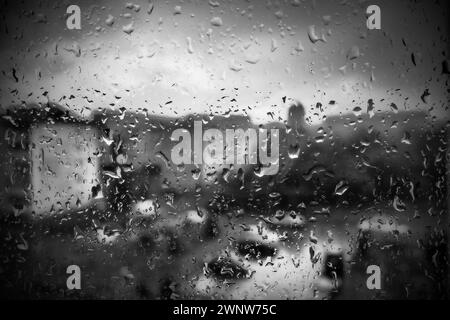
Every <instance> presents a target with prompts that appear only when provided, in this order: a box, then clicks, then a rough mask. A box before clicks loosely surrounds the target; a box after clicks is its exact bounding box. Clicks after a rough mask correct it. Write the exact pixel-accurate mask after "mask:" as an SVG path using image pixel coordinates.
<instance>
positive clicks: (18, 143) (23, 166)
mask: <svg viewBox="0 0 450 320" xmlns="http://www.w3.org/2000/svg"><path fill="white" fill-rule="evenodd" d="M0 131H1V134H2V136H3V137H4V139H2V140H1V142H0V145H1V150H2V151H3V152H2V154H1V155H0V163H1V167H2V168H3V169H2V171H1V175H2V177H1V179H0V180H1V182H0V184H1V185H0V188H1V194H2V199H1V207H2V208H3V209H5V210H6V212H11V211H12V212H13V213H14V214H15V215H19V214H22V213H28V214H33V215H48V214H54V213H58V212H62V211H70V210H74V209H77V208H81V207H84V206H87V205H88V204H90V202H91V200H92V199H93V192H92V191H93V190H94V191H95V188H96V186H98V185H99V183H100V180H99V174H100V171H99V161H98V157H99V156H100V155H101V151H100V149H99V136H100V135H99V130H98V128H97V127H95V126H93V125H91V124H89V123H88V122H86V121H83V120H80V119H77V118H76V117H74V116H73V115H71V114H70V112H69V111H68V110H65V109H64V108H62V107H61V106H59V105H56V104H53V103H48V104H46V105H28V106H25V107H22V106H20V107H12V108H10V109H8V110H7V111H6V113H5V114H3V115H2V116H1V120H0ZM97 196H98V194H97Z"/></svg>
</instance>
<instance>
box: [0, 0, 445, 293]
mask: <svg viewBox="0 0 450 320" xmlns="http://www.w3.org/2000/svg"><path fill="white" fill-rule="evenodd" d="M372 4H376V5H378V6H379V7H380V9H381V29H380V30H369V29H367V27H366V19H367V15H366V8H367V7H368V6H369V5H372ZM70 5H78V6H79V7H80V9H81V29H80V30H69V29H67V27H66V19H67V18H68V16H69V15H68V14H67V13H66V9H67V7H68V6H70ZM448 22H449V4H448V2H447V1H425V0H418V1H406V0H405V1H403V0H398V1H376V2H371V1H362V0H360V1H350V0H348V1H346V0H343V1H331V0H330V1H325V0H323V1H322V0H317V1H314V0H305V1H303V0H286V1H266V0H262V1H250V0H245V1H244V0H242V1H232V0H228V1H225V0H209V1H206V0H205V1H195V0H191V1H189V0H187V1H158V0H151V1H148V0H145V1H132V2H127V1H95V2H94V1H82V0H78V1H3V0H2V1H0V43H1V46H0V70H1V73H0V114H1V118H0V148H1V153H0V168H1V170H0V174H1V177H0V239H1V240H0V297H1V298H2V299H12V298H13V299H295V300H297V299H324V298H325V299H444V298H448V293H449V286H448V276H449V269H448V240H447V237H448V227H449V221H448V180H447V176H448V170H449V169H448V164H447V161H448V160H449V153H448V149H447V146H448V142H449V134H448V127H449V120H450V119H449V112H448V108H449V91H448V90H449V72H450V71H449V39H448V34H449V24H448ZM196 120H201V121H202V124H203V129H204V130H205V129H207V128H217V129H220V130H223V131H224V130H225V129H235V128H242V129H244V130H247V129H249V128H255V129H258V128H266V129H271V128H277V129H279V130H280V161H279V165H280V169H279V172H278V173H277V174H276V175H265V174H264V170H263V168H261V166H260V165H235V166H230V165H223V166H216V167H212V166H208V165H193V164H186V165H178V166H177V165H174V164H173V162H172V161H171V159H170V154H171V148H172V147H173V146H174V141H171V139H170V136H171V134H172V132H173V131H174V130H175V129H177V128H184V129H187V130H189V131H190V132H192V127H193V123H194V121H196ZM70 265H77V266H79V268H80V270H81V289H79V290H77V289H74V290H70V289H69V288H68V287H67V285H66V280H67V278H68V277H69V274H67V273H66V270H67V267H68V266H70ZM370 265H376V266H378V267H379V268H380V270H381V289H374V290H370V289H369V288H368V287H367V284H366V281H367V279H368V277H369V276H370V275H369V274H367V272H366V271H367V267H368V266H370Z"/></svg>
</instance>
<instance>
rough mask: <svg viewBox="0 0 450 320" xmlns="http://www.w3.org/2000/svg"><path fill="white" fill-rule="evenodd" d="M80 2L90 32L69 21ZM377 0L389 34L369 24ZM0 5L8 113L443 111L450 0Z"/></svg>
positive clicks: (260, 115) (260, 116)
mask: <svg viewBox="0 0 450 320" xmlns="http://www.w3.org/2000/svg"><path fill="white" fill-rule="evenodd" d="M440 2H441V3H440ZM127 3H130V4H131V5H127ZM71 4H76V5H79V6H80V8H81V15H82V18H81V19H82V21H81V30H67V28H66V8H67V7H68V6H69V5H71ZM370 4H377V5H379V6H380V8H381V30H368V29H367V28H366V14H365V10H366V8H367V6H368V5H370ZM151 8H153V9H152V10H151ZM150 11H151V13H149V12H150ZM0 12H1V21H0V24H1V25H0V28H1V30H0V32H1V33H0V37H1V43H2V45H1V49H0V56H1V59H0V68H1V70H2V74H1V75H0V76H1V86H0V88H1V92H0V103H1V106H2V109H4V108H6V107H7V106H8V105H10V104H12V103H20V102H21V101H27V102H39V101H47V97H49V99H50V100H52V101H59V102H60V103H61V104H63V105H68V106H69V107H70V108H71V109H72V110H74V111H75V112H77V113H79V114H82V115H84V116H89V113H90V111H91V110H93V109H96V108H99V107H111V104H114V108H120V107H125V108H127V109H130V110H138V109H139V108H146V109H147V110H149V111H150V112H153V113H155V114H157V115H166V116H180V115H183V114H186V113H192V112H207V113H209V112H215V113H218V114H220V113H223V112H226V111H228V109H229V108H230V107H232V110H233V111H236V112H239V113H242V112H244V113H245V112H248V114H249V115H250V116H251V117H252V119H253V120H255V121H257V122H260V121H270V120H272V118H271V117H270V116H269V115H268V114H267V113H268V112H272V113H273V115H274V117H275V119H277V118H278V117H281V118H285V116H286V109H287V104H288V103H289V102H290V101H292V100H298V101H300V102H302V103H303V104H304V105H305V106H306V107H307V112H308V116H311V117H313V120H314V121H319V120H320V119H323V117H324V116H327V115H333V114H339V113H348V112H351V110H352V109H353V108H355V107H356V106H360V107H362V108H363V109H364V110H365V108H366V105H367V100H368V99H369V98H372V99H374V101H375V107H376V110H389V109H390V105H391V103H395V104H396V105H397V106H398V108H399V109H400V110H403V109H408V110H417V109H419V110H426V111H427V112H430V113H432V114H433V115H437V116H439V117H444V116H445V117H447V110H446V109H445V108H446V106H447V105H448V93H447V87H448V84H447V81H448V75H442V73H441V71H442V62H443V61H444V60H446V59H448V51H447V47H448V38H447V34H448V13H449V12H448V4H447V1H416V2H415V3H414V2H413V1H376V2H373V1H370V2H368V1H345V0H344V1H331V0H330V1H321V0H317V1H311V0H306V1H301V0H299V1H293V0H292V1H291V0H288V1H245V0H241V1H224V0H210V1H209V2H208V1H156V0H155V1H151V2H149V1H148V0H144V1H98V2H96V4H93V1H75V0H71V1H25V2H24V3H20V2H19V1H14V2H11V3H10V2H7V3H6V2H5V1H3V2H2V5H1V9H0ZM111 17H112V18H111ZM111 22H112V25H111ZM312 26H314V27H312ZM311 28H314V30H315V33H316V35H317V36H318V37H319V38H323V39H324V40H325V41H320V40H319V41H317V42H315V43H313V42H312V41H311V40H310V38H309V36H308V30H311ZM125 31H126V32H125ZM352 48H353V49H352ZM356 48H357V49H356ZM78 50H80V51H79V53H80V54H78ZM357 51H359V55H356V56H355V55H353V58H354V59H349V52H353V53H357ZM350 55H351V54H350ZM412 55H414V60H415V64H414V63H413V59H412ZM13 69H14V70H15V71H13ZM15 77H16V78H17V80H16V79H15ZM222 89H223V90H222ZM425 89H428V90H429V92H430V96H429V100H428V101H427V103H424V102H423V101H422V100H421V99H420V97H421V95H422V93H423V92H424V91H425ZM95 90H97V91H95ZM44 92H48V94H47V96H43V95H42V94H43V93H44ZM71 95H73V96H75V98H74V99H69V97H70V96H71ZM64 96H65V97H66V99H64V98H63V97H64ZM284 96H286V97H287V99H286V103H283V99H282V98H283V97H284ZM223 97H225V98H223ZM233 99H235V100H233ZM383 99H384V100H383ZM405 99H406V100H405ZM330 100H334V101H336V104H334V105H329V104H328V102H329V101H330ZM170 101H171V102H170ZM168 102H170V103H168ZM318 102H320V103H322V104H323V105H324V110H323V111H320V110H318V109H316V108H314V107H315V105H316V103H318ZM248 107H250V109H249V108H248ZM243 110H245V111H243ZM430 110H431V111H430ZM314 113H317V114H316V115H314Z"/></svg>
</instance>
